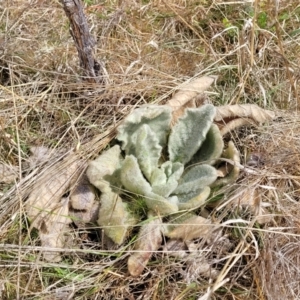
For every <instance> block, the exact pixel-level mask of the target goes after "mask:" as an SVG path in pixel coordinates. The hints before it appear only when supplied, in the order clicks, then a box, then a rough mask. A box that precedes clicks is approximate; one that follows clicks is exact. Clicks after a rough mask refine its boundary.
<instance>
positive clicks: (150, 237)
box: [128, 216, 162, 276]
mask: <svg viewBox="0 0 300 300" xmlns="http://www.w3.org/2000/svg"><path fill="white" fill-rule="evenodd" d="M149 218H150V219H151V221H150V222H148V223H147V224H145V225H143V226H142V227H141V229H140V232H139V235H138V239H137V241H136V244H135V247H134V249H135V250H136V251H137V252H136V253H134V254H133V255H131V256H130V257H129V259H128V271H129V273H130V275H132V276H139V275H140V274H142V272H143V270H144V268H145V267H146V265H147V263H148V261H149V259H150V258H151V256H152V254H153V252H154V251H156V250H157V249H158V248H159V247H160V245H161V243H162V234H161V224H162V222H161V219H160V218H157V217H153V216H149Z"/></svg>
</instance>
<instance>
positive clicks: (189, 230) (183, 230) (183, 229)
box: [165, 215, 214, 241]
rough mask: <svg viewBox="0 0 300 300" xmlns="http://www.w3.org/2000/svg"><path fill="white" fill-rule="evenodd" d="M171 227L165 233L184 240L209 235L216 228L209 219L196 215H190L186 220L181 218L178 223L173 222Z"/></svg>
mask: <svg viewBox="0 0 300 300" xmlns="http://www.w3.org/2000/svg"><path fill="white" fill-rule="evenodd" d="M175 222H176V220H175V221H174V223H175ZM169 227H170V229H169V230H168V231H167V232H166V233H165V234H166V236H168V237H170V238H172V239H182V240H184V241H190V240H193V239H196V238H201V237H202V238H203V237H207V236H208V235H210V234H211V232H212V231H213V230H214V227H213V226H212V223H211V221H210V220H209V219H205V218H203V217H200V216H196V215H194V216H191V217H188V218H187V219H185V220H184V221H181V220H180V219H179V220H178V224H176V225H175V224H171V225H170V226H169Z"/></svg>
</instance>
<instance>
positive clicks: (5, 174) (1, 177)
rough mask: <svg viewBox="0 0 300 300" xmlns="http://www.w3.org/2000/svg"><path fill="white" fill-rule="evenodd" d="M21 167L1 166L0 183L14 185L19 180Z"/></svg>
mask: <svg viewBox="0 0 300 300" xmlns="http://www.w3.org/2000/svg"><path fill="white" fill-rule="evenodd" d="M18 171H19V167H16V166H11V165H7V164H0V182H3V183H12V182H14V181H15V180H16V179H17V178H18Z"/></svg>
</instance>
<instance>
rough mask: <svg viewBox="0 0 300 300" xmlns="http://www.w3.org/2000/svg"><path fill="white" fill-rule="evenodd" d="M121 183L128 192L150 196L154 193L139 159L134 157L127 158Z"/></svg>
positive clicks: (122, 171) (124, 162)
mask: <svg viewBox="0 0 300 300" xmlns="http://www.w3.org/2000/svg"><path fill="white" fill-rule="evenodd" d="M121 182H122V184H123V185H124V187H125V188H126V189H127V190H128V191H130V192H132V193H135V194H139V195H148V194H150V193H151V191H152V188H151V186H150V184H149V183H148V182H147V180H146V179H145V178H144V176H143V174H142V172H141V170H140V167H139V164H138V161H137V158H136V157H134V156H133V155H129V156H126V158H125V159H124V161H123V164H122V169H121Z"/></svg>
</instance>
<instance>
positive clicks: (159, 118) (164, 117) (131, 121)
mask: <svg viewBox="0 0 300 300" xmlns="http://www.w3.org/2000/svg"><path fill="white" fill-rule="evenodd" d="M171 117H172V114H171V108H170V107H167V106H145V107H141V108H138V109H136V110H134V111H133V112H132V113H131V114H130V115H128V116H127V117H126V119H125V120H124V122H123V124H121V125H120V126H119V127H118V134H117V137H116V138H117V139H118V140H119V141H121V142H122V149H123V150H125V152H126V154H127V155H129V154H135V145H136V138H137V135H136V132H137V130H138V129H139V128H140V127H141V126H142V125H143V124H147V125H148V126H149V127H150V128H151V130H152V131H153V132H155V134H156V136H157V139H158V141H159V144H160V145H161V146H165V145H166V142H167V135H168V133H169V128H170V123H171Z"/></svg>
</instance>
